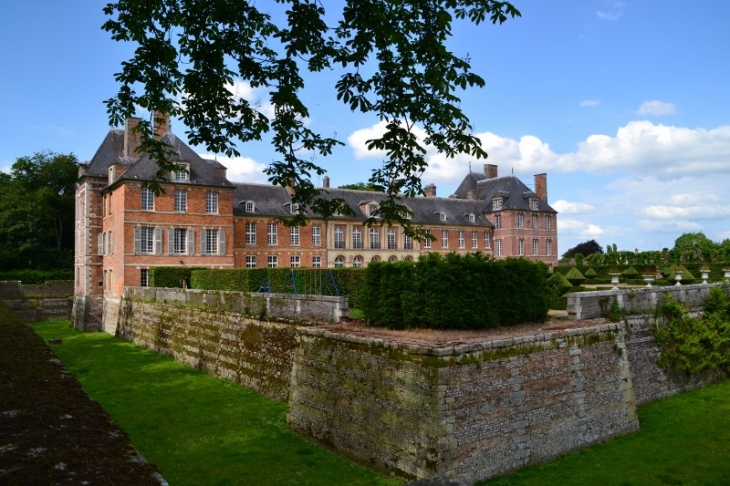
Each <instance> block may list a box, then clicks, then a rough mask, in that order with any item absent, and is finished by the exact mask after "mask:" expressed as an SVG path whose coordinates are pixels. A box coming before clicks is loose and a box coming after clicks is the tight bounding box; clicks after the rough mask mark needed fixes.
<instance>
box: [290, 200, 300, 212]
mask: <svg viewBox="0 0 730 486" xmlns="http://www.w3.org/2000/svg"><path fill="white" fill-rule="evenodd" d="M291 213H292V214H299V204H294V203H292V205H291Z"/></svg>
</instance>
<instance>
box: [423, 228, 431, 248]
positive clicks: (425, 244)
mask: <svg viewBox="0 0 730 486" xmlns="http://www.w3.org/2000/svg"><path fill="white" fill-rule="evenodd" d="M426 236H427V237H428V236H431V230H430V229H427V230H426ZM423 247H424V248H431V239H430V238H426V239H425V240H423Z"/></svg>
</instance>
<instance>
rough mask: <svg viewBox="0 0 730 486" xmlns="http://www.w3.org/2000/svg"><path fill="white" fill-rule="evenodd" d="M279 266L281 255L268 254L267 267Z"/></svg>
mask: <svg viewBox="0 0 730 486" xmlns="http://www.w3.org/2000/svg"><path fill="white" fill-rule="evenodd" d="M278 266H279V257H278V256H277V255H268V256H267V257H266V267H267V268H278Z"/></svg>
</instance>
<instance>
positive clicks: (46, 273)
mask: <svg viewBox="0 0 730 486" xmlns="http://www.w3.org/2000/svg"><path fill="white" fill-rule="evenodd" d="M73 279H74V271H73V270H10V271H7V272H0V280H11V281H12V280H20V282H21V283H24V284H42V283H45V282H47V281H48V280H73Z"/></svg>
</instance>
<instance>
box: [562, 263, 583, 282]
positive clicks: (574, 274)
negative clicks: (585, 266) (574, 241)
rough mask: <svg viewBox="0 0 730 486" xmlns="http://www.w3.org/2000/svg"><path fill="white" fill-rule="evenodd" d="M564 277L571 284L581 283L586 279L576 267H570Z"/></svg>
mask: <svg viewBox="0 0 730 486" xmlns="http://www.w3.org/2000/svg"><path fill="white" fill-rule="evenodd" d="M565 278H566V279H567V280H568V282H570V283H571V284H572V285H581V284H582V283H583V282H584V281H585V279H586V278H585V277H584V276H583V274H582V273H580V270H578V268H576V267H573V268H571V269H570V271H569V272H568V273H566V274H565Z"/></svg>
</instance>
